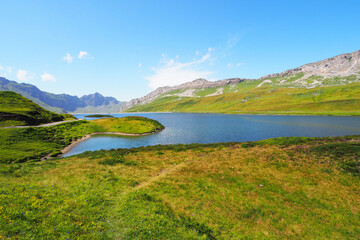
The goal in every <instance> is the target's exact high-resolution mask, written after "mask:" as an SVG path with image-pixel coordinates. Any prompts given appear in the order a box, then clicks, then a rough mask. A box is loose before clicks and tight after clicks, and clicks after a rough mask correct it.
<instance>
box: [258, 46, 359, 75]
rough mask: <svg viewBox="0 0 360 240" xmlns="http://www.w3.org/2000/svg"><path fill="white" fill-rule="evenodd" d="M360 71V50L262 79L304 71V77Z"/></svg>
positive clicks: (349, 73)
mask: <svg viewBox="0 0 360 240" xmlns="http://www.w3.org/2000/svg"><path fill="white" fill-rule="evenodd" d="M359 71H360V50H358V51H355V52H352V53H345V54H341V55H338V56H335V57H332V58H327V59H325V60H322V61H318V62H314V63H309V64H305V65H302V66H301V67H298V68H294V69H290V70H286V71H284V72H282V73H275V74H269V75H266V76H264V77H262V78H260V79H266V78H272V77H284V76H287V75H292V74H296V73H300V72H302V73H304V74H305V75H304V77H308V76H312V75H315V76H323V77H331V76H349V75H352V74H357V73H359Z"/></svg>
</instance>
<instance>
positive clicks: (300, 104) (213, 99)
mask: <svg viewBox="0 0 360 240" xmlns="http://www.w3.org/2000/svg"><path fill="white" fill-rule="evenodd" d="M274 81H275V80H274ZM260 83H261V81H260V80H253V81H245V82H242V83H238V84H236V85H234V86H232V88H231V92H229V91H226V89H224V94H221V95H217V96H208V97H207V96H203V94H200V95H198V96H199V97H178V96H175V95H174V96H172V95H171V94H170V93H169V94H170V95H169V94H168V95H165V96H162V97H159V98H157V99H155V100H154V101H152V102H150V103H146V104H142V105H135V106H133V107H132V108H130V109H127V110H126V111H127V112H202V113H204V112H212V113H233V114H239V113H240V114H307V115H360V110H359V109H360V83H359V82H355V83H350V84H347V85H341V86H322V87H316V88H311V89H307V88H290V87H287V88H286V87H282V86H278V85H269V84H268V85H263V86H261V87H257V86H258V85H259V84H260ZM228 88H230V86H228ZM203 91H206V94H207V93H209V91H216V89H213V88H209V89H205V90H203ZM234 91H236V92H234ZM200 93H201V92H200Z"/></svg>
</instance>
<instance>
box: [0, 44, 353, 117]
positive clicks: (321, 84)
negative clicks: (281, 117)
mask: <svg viewBox="0 0 360 240" xmlns="http://www.w3.org/2000/svg"><path fill="white" fill-rule="evenodd" d="M0 91H14V92H17V93H19V94H21V95H22V96H24V97H26V98H28V99H30V100H32V101H33V102H35V103H36V104H38V105H40V106H41V107H43V108H45V109H47V110H50V111H54V112H58V113H63V112H70V113H114V112H120V111H127V112H149V111H154V112H163V111H170V112H222V113H276V114H277V113H284V114H319V113H324V114H327V113H330V114H342V113H344V114H358V113H359V114H360V112H359V111H360V110H359V109H360V105H359V104H360V50H358V51H355V52H352V53H346V54H341V55H338V56H335V57H331V58H328V59H325V60H321V61H318V62H314V63H309V64H305V65H302V66H300V67H297V68H294V69H290V70H286V71H284V72H281V73H275V74H269V75H266V76H263V77H261V78H259V79H246V78H230V79H224V80H219V81H215V82H211V81H207V80H206V79H203V78H200V79H195V80H194V81H192V82H187V83H184V84H180V85H177V86H171V87H170V86H166V87H160V88H157V89H156V90H155V91H152V92H150V93H149V94H147V95H145V96H143V97H140V98H135V99H132V100H130V101H129V102H120V101H118V100H117V99H116V98H113V97H104V96H103V95H101V94H100V93H94V94H90V95H84V96H82V97H80V98H79V97H77V96H71V95H68V94H53V93H49V92H44V91H41V90H40V89H38V88H37V87H36V86H34V85H31V84H27V83H17V82H15V81H10V80H8V79H6V78H3V77H0Z"/></svg>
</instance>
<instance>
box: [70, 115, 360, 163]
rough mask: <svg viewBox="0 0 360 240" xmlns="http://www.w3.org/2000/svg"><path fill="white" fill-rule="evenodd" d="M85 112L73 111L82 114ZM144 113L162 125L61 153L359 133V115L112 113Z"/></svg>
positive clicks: (95, 140) (95, 138) (93, 140)
mask: <svg viewBox="0 0 360 240" xmlns="http://www.w3.org/2000/svg"><path fill="white" fill-rule="evenodd" d="M85 115H87V114H75V116H76V117H78V118H83V119H94V118H85V117H84V116H85ZM112 115H113V116H115V117H125V116H134V115H136V116H144V117H148V118H152V119H156V120H158V121H159V122H161V123H162V124H163V125H164V126H165V129H164V130H163V131H161V132H159V133H156V134H153V135H148V136H142V137H122V136H114V135H95V136H93V137H91V138H90V139H88V140H85V141H83V142H80V143H79V144H78V145H76V146H75V147H74V148H72V149H71V150H70V151H69V152H68V153H66V154H64V156H65V157H66V156H71V155H75V154H79V153H82V152H85V151H94V150H100V149H106V150H108V149H112V148H132V147H140V146H149V145H157V144H179V143H182V144H187V143H216V142H245V141H257V140H262V139H267V138H273V137H292V136H304V137H325V136H344V135H359V134H360V117H343V116H336V117H335V116H280V115H235V114H211V113H136V114H126V113H124V114H112Z"/></svg>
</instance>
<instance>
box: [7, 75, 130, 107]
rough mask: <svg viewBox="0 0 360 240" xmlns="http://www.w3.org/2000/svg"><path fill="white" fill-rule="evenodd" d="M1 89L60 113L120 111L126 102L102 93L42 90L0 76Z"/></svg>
mask: <svg viewBox="0 0 360 240" xmlns="http://www.w3.org/2000/svg"><path fill="white" fill-rule="evenodd" d="M0 91H14V92H16V93H19V94H21V95H22V96H24V97H26V98H28V99H30V100H32V101H33V102H35V103H36V104H38V105H40V106H41V107H43V108H45V109H47V110H49V111H54V112H58V113H62V112H73V113H76V112H82V113H102V112H103V113H109V112H118V111H119V110H120V107H121V106H122V105H123V104H124V102H119V101H118V100H117V99H115V98H113V97H104V96H103V95H101V94H100V93H94V94H90V95H84V96H82V97H81V98H79V97H77V96H72V95H69V94H54V93H49V92H45V91H41V90H40V89H39V88H37V87H36V86H34V85H32V84H27V83H17V82H15V81H10V80H8V79H6V78H3V77H0Z"/></svg>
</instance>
